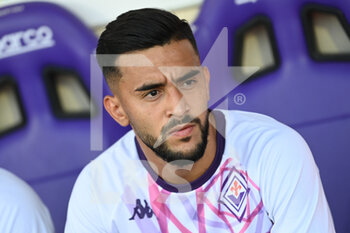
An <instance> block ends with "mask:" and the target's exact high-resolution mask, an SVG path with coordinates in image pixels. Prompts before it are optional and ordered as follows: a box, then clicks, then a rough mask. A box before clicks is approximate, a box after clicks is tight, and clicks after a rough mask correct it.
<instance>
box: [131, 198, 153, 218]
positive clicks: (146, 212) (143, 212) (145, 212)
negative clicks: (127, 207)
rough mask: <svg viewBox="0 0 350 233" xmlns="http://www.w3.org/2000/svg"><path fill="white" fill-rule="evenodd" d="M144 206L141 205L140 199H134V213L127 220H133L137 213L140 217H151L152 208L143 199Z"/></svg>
mask: <svg viewBox="0 0 350 233" xmlns="http://www.w3.org/2000/svg"><path fill="white" fill-rule="evenodd" d="M144 202H145V206H142V204H141V200H140V199H137V200H136V207H135V208H134V214H133V215H132V216H131V218H129V220H134V219H135V216H136V215H137V216H138V217H139V218H140V219H143V218H144V217H145V216H147V217H148V218H151V217H152V216H153V210H152V209H151V207H149V206H148V203H147V201H146V200H144Z"/></svg>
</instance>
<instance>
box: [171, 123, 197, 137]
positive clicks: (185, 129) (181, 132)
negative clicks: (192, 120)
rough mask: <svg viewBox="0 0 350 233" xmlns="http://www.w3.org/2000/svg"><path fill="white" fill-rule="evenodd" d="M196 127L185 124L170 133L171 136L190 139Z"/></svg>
mask: <svg viewBox="0 0 350 233" xmlns="http://www.w3.org/2000/svg"><path fill="white" fill-rule="evenodd" d="M194 126H195V125H194V124H184V125H179V126H176V127H175V128H173V129H172V130H171V131H170V133H169V136H175V137H188V136H190V134H191V133H192V130H193V128H194Z"/></svg>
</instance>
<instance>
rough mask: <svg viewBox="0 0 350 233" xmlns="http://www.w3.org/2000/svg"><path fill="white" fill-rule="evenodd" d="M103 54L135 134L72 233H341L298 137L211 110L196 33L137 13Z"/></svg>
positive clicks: (115, 27) (111, 161) (110, 158)
mask: <svg viewBox="0 0 350 233" xmlns="http://www.w3.org/2000/svg"><path fill="white" fill-rule="evenodd" d="M97 54H98V61H99V64H100V66H101V67H102V70H103V73H104V75H105V78H106V80H107V83H108V85H109V87H110V89H111V91H112V92H113V95H112V96H106V97H105V98H104V106H105V109H106V110H107V111H108V113H109V114H110V115H111V117H113V118H114V119H115V120H116V121H117V122H118V123H119V124H120V125H122V126H127V125H129V124H130V125H131V127H132V129H133V130H132V131H130V132H129V133H127V134H126V135H125V136H124V137H123V138H121V139H120V140H119V141H118V142H116V143H115V144H114V145H113V146H112V147H110V148H109V149H108V150H106V151H105V152H104V153H103V154H102V155H100V156H99V157H98V158H97V159H95V160H94V161H92V162H91V163H90V164H89V165H87V166H86V167H85V168H84V170H83V171H82V173H81V174H80V176H79V178H78V180H77V182H76V184H75V186H74V190H73V192H72V196H71V199H70V203H69V210H68V216H67V223H66V233H72V232H283V233H287V232H334V227H333V222H332V218H331V215H330V212H329V208H328V204H327V201H326V199H325V195H324V192H323V189H322V184H321V182H320V178H319V174H318V170H317V167H316V165H315V163H314V160H313V158H312V154H311V152H310V150H309V148H308V146H307V144H306V143H305V142H304V140H303V139H302V138H301V136H300V135H299V134H297V133H296V132H295V131H294V130H292V129H291V128H289V127H287V126H285V125H283V124H281V123H279V122H277V121H276V120H274V119H272V118H270V117H267V116H263V115H260V114H256V113H248V112H241V111H210V110H208V109H207V103H208V100H209V90H208V86H209V79H210V74H209V71H208V70H207V69H206V68H205V67H201V64H200V59H199V55H198V50H197V47H196V42H195V39H194V37H193V34H192V32H191V29H190V27H189V25H188V24H187V23H186V22H184V21H182V20H179V19H178V18H177V17H176V16H174V15H172V14H171V13H169V12H166V11H162V10H157V9H141V10H135V11H130V12H127V13H125V14H122V15H121V16H119V17H118V18H117V19H116V20H115V21H113V22H111V23H109V24H108V25H107V27H106V30H105V31H104V32H103V33H102V35H101V37H100V39H99V42H98V46H97ZM111 54H112V55H111ZM113 54H114V55H113ZM111 57H112V58H113V59H114V60H113V64H115V66H113V67H111V66H109V65H108V64H110V61H109V62H107V61H106V59H107V60H108V58H109V59H110V58H111ZM214 78H217V79H218V78H219V77H214Z"/></svg>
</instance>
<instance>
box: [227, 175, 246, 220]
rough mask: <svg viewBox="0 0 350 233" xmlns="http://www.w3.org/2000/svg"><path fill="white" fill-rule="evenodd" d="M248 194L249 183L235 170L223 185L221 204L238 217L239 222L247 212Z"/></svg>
mask: <svg viewBox="0 0 350 233" xmlns="http://www.w3.org/2000/svg"><path fill="white" fill-rule="evenodd" d="M247 194H248V188H247V181H246V180H245V178H244V177H243V175H242V174H241V173H240V172H239V171H238V170H236V169H235V168H233V169H232V170H231V172H230V174H229V175H228V176H227V177H226V179H225V181H224V183H223V187H222V190H221V199H220V202H221V203H222V204H224V205H225V206H226V208H227V209H228V210H229V211H230V212H231V213H232V214H234V215H235V216H236V218H237V219H238V221H239V222H240V221H241V220H242V218H243V215H244V213H245V211H246V207H247Z"/></svg>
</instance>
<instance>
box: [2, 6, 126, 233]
mask: <svg viewBox="0 0 350 233" xmlns="http://www.w3.org/2000/svg"><path fill="white" fill-rule="evenodd" d="M96 43H97V38H96V37H95V35H94V34H93V33H92V32H91V31H90V30H89V29H88V28H87V27H86V26H85V25H84V24H83V23H81V22H80V21H79V20H78V19H77V18H76V17H75V16H73V15H72V14H71V13H69V12H67V11H66V10H65V9H63V8H61V7H59V6H57V5H54V4H50V3H38V2H36V3H23V4H17V5H12V6H8V7H4V8H0V109H1V110H0V167H3V168H6V169H8V170H10V171H12V172H13V173H15V174H16V175H18V176H19V177H21V178H22V179H24V180H26V181H27V182H28V183H29V184H30V185H31V186H32V187H33V188H34V189H35V190H36V191H37V193H38V194H39V195H40V197H41V198H42V200H43V202H44V203H45V204H46V205H47V206H48V208H49V210H50V212H51V216H52V218H53V221H54V224H55V227H56V232H58V233H60V232H63V229H64V224H65V219H66V211H67V205H68V200H69V197H70V193H71V190H72V187H73V184H74V182H75V180H76V178H77V175H78V174H79V172H80V170H81V169H82V167H84V166H85V165H86V164H87V163H88V162H89V161H90V160H92V159H94V158H95V157H96V156H97V155H98V154H99V153H100V151H91V150H90V105H89V102H90V101H89V99H90V94H89V93H90V91H89V90H90V54H92V53H93V51H94V49H95V47H96ZM103 92H104V93H107V87H106V85H105V84H103ZM96 98H101V97H100V96H92V97H91V99H92V102H93V103H94V104H95V107H94V109H95V110H94V114H93V115H92V119H99V118H102V119H103V131H102V135H101V137H102V136H103V149H106V148H107V147H108V146H109V145H111V144H112V143H113V142H114V141H116V140H117V139H118V138H119V137H120V136H122V135H123V134H124V133H125V132H126V130H127V128H125V129H124V128H121V127H118V126H117V124H115V123H114V122H113V120H112V119H111V118H110V117H108V114H106V113H104V114H103V112H102V111H101V108H100V107H98V106H100V105H99V104H101V103H96V102H98V101H94V100H96Z"/></svg>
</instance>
